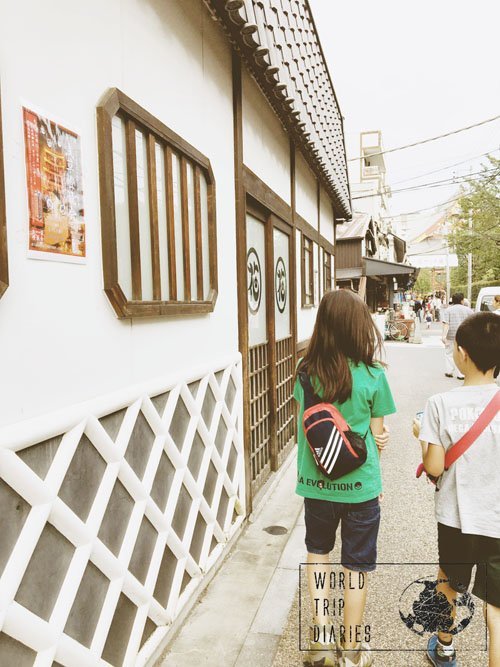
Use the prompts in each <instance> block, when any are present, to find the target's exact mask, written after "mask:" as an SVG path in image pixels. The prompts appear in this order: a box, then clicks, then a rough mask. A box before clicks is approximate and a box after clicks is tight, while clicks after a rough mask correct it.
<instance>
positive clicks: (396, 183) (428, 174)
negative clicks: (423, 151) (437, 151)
mask: <svg viewBox="0 0 500 667" xmlns="http://www.w3.org/2000/svg"><path fill="white" fill-rule="evenodd" d="M498 151H500V148H494V149H493V150H491V151H488V152H487V153H481V155H475V156H474V157H470V158H468V159H467V160H462V161H461V162H454V163H453V164H448V165H446V166H445V167H441V168H440V169H433V170H432V171H426V172H425V173H423V174H419V175H418V176H411V177H410V178H403V179H402V180H400V181H394V183H393V184H392V185H400V183H408V181H416V180H417V179H419V178H423V177H424V176H431V175H432V174H438V173H439V172H440V171H446V169H452V168H453V167H459V166H460V165H461V164H467V163H468V162H472V161H473V160H479V158H481V157H486V156H487V155H493V153H497V152H498Z"/></svg>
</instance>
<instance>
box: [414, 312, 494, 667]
mask: <svg viewBox="0 0 500 667" xmlns="http://www.w3.org/2000/svg"><path fill="white" fill-rule="evenodd" d="M457 305H458V304H457ZM454 307H455V306H451V308H454ZM454 355H455V363H456V365H457V367H458V369H459V372H460V373H461V374H462V375H464V377H465V383H464V386H463V387H456V388H455V389H452V390H451V391H447V392H444V393H442V394H437V395H435V396H432V397H431V398H430V399H429V401H428V402H427V405H426V407H425V412H424V417H423V421H422V427H421V428H420V427H419V422H417V421H414V423H413V433H414V434H415V436H416V437H417V438H419V439H420V442H421V445H422V457H423V465H424V468H425V470H426V472H427V474H428V475H432V476H433V477H434V480H435V481H436V478H437V487H436V489H437V490H438V491H439V493H435V494H434V497H435V513H436V519H437V521H438V552H439V574H438V580H439V585H438V587H437V592H438V593H439V594H441V595H444V596H445V597H446V598H447V600H448V602H449V605H448V608H449V614H450V616H449V619H446V618H445V616H444V614H445V612H444V610H443V609H440V610H439V614H440V623H441V628H443V629H442V630H440V631H439V632H438V633H437V634H434V635H432V636H431V637H430V639H429V642H428V645H427V657H428V658H429V660H430V661H431V663H432V664H433V665H434V666H435V667H456V665H457V660H456V653H455V649H454V647H453V634H451V633H449V632H446V631H445V629H446V628H451V627H452V625H453V619H454V617H455V609H456V604H457V597H458V594H461V593H463V592H464V591H466V590H467V589H468V587H469V584H470V581H471V574H472V569H473V567H474V565H476V566H477V569H476V573H475V577H474V587H473V589H472V592H473V593H474V595H476V596H477V597H479V598H480V599H481V600H484V603H485V616H486V620H487V627H488V633H489V642H488V643H489V665H490V667H498V666H499V665H500V512H499V511H498V510H499V508H500V419H499V416H500V415H499V400H500V399H499V397H500V390H499V389H498V388H497V386H496V384H495V376H496V375H497V374H498V368H499V367H500V320H499V319H498V317H496V315H494V314H493V313H476V314H475V315H472V317H469V318H467V319H466V320H465V321H464V322H463V323H462V324H461V325H460V326H459V327H458V330H457V331H456V341H455V344H454ZM472 429H474V431H475V432H474V431H473V430H472ZM481 429H482V430H481ZM462 438H464V439H462ZM459 441H460V445H458V444H457V443H458V442H459ZM454 445H457V447H459V449H458V452H461V454H460V455H459V456H458V458H456V460H455V461H454V462H451V461H450V460H449V453H450V450H453V446H454ZM462 446H464V447H465V446H467V451H466V452H465V449H462ZM455 452H457V450H455ZM445 457H446V459H448V460H447V461H446V459H445ZM445 462H446V463H447V465H446V469H445ZM410 530H411V529H410ZM436 613H438V612H437V611H436ZM448 623H449V625H448Z"/></svg>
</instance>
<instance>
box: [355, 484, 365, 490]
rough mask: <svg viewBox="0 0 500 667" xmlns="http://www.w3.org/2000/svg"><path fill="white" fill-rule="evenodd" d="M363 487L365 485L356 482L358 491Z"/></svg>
mask: <svg viewBox="0 0 500 667" xmlns="http://www.w3.org/2000/svg"><path fill="white" fill-rule="evenodd" d="M362 487H363V484H362V483H361V482H356V484H355V485H354V488H355V489H358V490H359V489H361V488H362Z"/></svg>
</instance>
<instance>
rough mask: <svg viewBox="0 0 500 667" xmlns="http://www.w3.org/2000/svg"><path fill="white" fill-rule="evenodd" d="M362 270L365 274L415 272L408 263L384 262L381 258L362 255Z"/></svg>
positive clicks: (378, 274) (405, 273)
mask: <svg viewBox="0 0 500 667" xmlns="http://www.w3.org/2000/svg"><path fill="white" fill-rule="evenodd" d="M363 264H364V272H363V275H365V276H367V277H368V278H369V277H370V276H401V275H411V274H413V273H415V270H416V269H415V267H414V266H408V264H395V263H394V262H384V261H383V260H381V259H369V258H368V257H363Z"/></svg>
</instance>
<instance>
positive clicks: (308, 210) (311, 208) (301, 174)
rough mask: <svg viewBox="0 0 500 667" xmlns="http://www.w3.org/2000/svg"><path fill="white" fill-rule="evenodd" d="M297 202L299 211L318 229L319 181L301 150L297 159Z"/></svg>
mask: <svg viewBox="0 0 500 667" xmlns="http://www.w3.org/2000/svg"><path fill="white" fill-rule="evenodd" d="M295 202H296V203H295V206H296V209H297V213H299V215H301V216H302V217H303V218H305V220H307V222H308V223H309V224H310V225H312V226H313V227H314V229H318V190H317V181H316V177H315V175H314V174H313V172H312V171H311V170H310V169H309V165H308V164H307V162H306V161H305V159H304V158H303V156H302V153H300V152H299V151H297V154H296V159H295Z"/></svg>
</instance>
